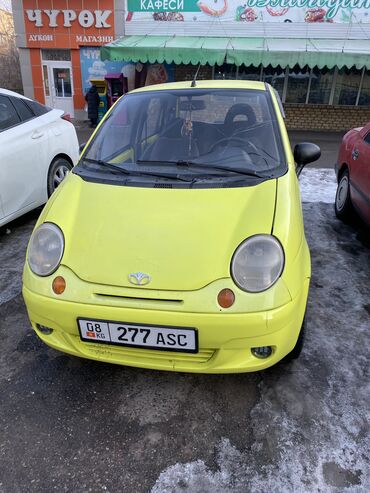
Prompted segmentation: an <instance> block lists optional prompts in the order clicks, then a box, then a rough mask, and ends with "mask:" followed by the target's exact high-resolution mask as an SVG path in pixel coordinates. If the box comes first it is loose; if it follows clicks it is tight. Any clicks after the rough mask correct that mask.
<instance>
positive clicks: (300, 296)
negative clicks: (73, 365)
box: [23, 81, 320, 373]
mask: <svg viewBox="0 0 370 493" xmlns="http://www.w3.org/2000/svg"><path fill="white" fill-rule="evenodd" d="M319 155H320V149H319V148H318V147H317V146H315V145H314V144H309V143H303V144H299V145H297V146H296V148H295V151H294V157H293V155H292V152H291V149H290V145H289V140H288V136H287V132H286V129H285V125H284V121H283V111H282V108H281V104H280V101H279V99H278V96H277V95H276V94H275V91H274V89H272V88H271V87H270V86H269V85H268V84H264V83H262V82H248V81H198V82H196V81H193V82H179V83H171V84H163V85H157V86H152V87H145V88H141V89H138V90H135V91H132V92H131V93H129V94H128V95H125V96H124V97H123V98H121V100H119V101H118V102H117V103H116V104H115V106H114V107H113V108H112V109H111V111H110V112H109V113H108V114H107V116H106V117H105V119H104V120H103V122H102V123H101V124H100V125H99V127H98V128H97V130H96V131H95V133H94V135H93V137H92V138H91V139H90V141H89V142H88V144H87V145H86V147H85V149H84V150H83V152H82V155H81V157H80V161H79V164H78V165H77V166H76V167H75V168H74V169H73V171H72V172H71V173H70V174H69V176H68V178H67V179H66V180H65V181H64V182H63V184H62V185H61V186H60V187H58V189H57V190H56V192H55V193H54V194H53V195H52V197H51V199H50V200H49V202H48V204H47V205H46V207H45V209H44V210H43V212H42V214H41V216H40V218H39V220H38V223H37V225H36V227H35V230H34V231H33V234H32V237H31V240H30V243H29V246H28V251H27V259H26V264H25V268H24V275H23V295H24V299H25V301H26V305H27V309H28V314H29V317H30V320H31V323H32V326H33V328H34V330H35V331H36V333H37V335H38V336H39V337H40V338H41V339H42V340H43V341H44V342H45V343H46V344H48V345H49V346H51V347H53V348H55V349H58V350H60V351H63V352H66V353H69V354H72V355H75V356H80V357H83V358H90V359H94V360H99V361H106V362H110V363H117V364H121V365H129V366H136V367H142V368H153V369H159V370H174V371H186V372H200V373H237V372H248V371H255V370H262V369H264V368H267V367H269V366H271V365H274V364H275V363H277V362H278V361H279V360H281V359H283V358H286V359H291V358H294V357H296V356H297V355H298V354H299V352H300V350H301V347H302V342H303V321H304V315H305V311H306V304H307V296H308V289H309V281H310V275H311V273H310V254H309V250H308V246H307V242H306V239H305V235H304V228H303V220H302V210H301V201H300V192H299V184H298V180H297V174H298V173H299V172H300V170H301V169H302V167H303V166H304V165H305V164H306V163H308V162H310V161H314V160H315V159H317V158H318V157H319ZM295 162H296V163H297V165H295Z"/></svg>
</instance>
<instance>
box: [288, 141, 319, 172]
mask: <svg viewBox="0 0 370 493" xmlns="http://www.w3.org/2000/svg"><path fill="white" fill-rule="evenodd" d="M320 156H321V149H320V147H319V146H317V145H316V144H312V143H311V142H301V143H300V144H297V145H296V146H295V147H294V161H295V162H296V163H297V169H296V172H297V176H299V175H300V174H301V172H302V170H303V168H304V167H305V166H306V164H308V163H313V162H314V161H317V160H318V159H319V157H320Z"/></svg>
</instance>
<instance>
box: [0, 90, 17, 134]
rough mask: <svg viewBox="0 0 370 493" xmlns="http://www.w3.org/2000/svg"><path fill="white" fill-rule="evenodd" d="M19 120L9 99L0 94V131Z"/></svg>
mask: <svg viewBox="0 0 370 493" xmlns="http://www.w3.org/2000/svg"><path fill="white" fill-rule="evenodd" d="M20 121H21V120H20V118H19V116H18V113H17V112H16V110H15V108H14V106H13V104H12V102H11V101H10V99H9V98H8V97H7V96H3V95H1V94H0V132H1V131H4V130H7V129H8V128H11V127H13V126H14V125H17V124H18V123H20Z"/></svg>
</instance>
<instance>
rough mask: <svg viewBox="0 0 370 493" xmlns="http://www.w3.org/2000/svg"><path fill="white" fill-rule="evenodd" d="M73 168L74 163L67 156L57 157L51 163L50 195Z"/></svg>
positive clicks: (49, 175) (49, 177) (49, 176)
mask: <svg viewBox="0 0 370 493" xmlns="http://www.w3.org/2000/svg"><path fill="white" fill-rule="evenodd" d="M71 169H72V164H71V163H70V162H69V161H67V159H65V158H62V157H60V158H57V159H54V161H53V162H52V163H51V166H50V169H49V174H48V196H49V197H50V195H51V194H52V193H53V192H54V190H55V189H56V188H58V186H59V185H60V184H61V183H62V181H63V180H64V178H65V177H66V176H67V175H68V173H69V172H70V171H71Z"/></svg>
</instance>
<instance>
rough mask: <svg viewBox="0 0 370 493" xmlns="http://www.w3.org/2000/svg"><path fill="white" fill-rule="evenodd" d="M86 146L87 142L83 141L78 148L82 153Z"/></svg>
mask: <svg viewBox="0 0 370 493" xmlns="http://www.w3.org/2000/svg"><path fill="white" fill-rule="evenodd" d="M85 146H86V142H83V143H82V144H80V147H79V148H78V150H79V151H80V154H81V153H82V151H83V150H84V149H85Z"/></svg>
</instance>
